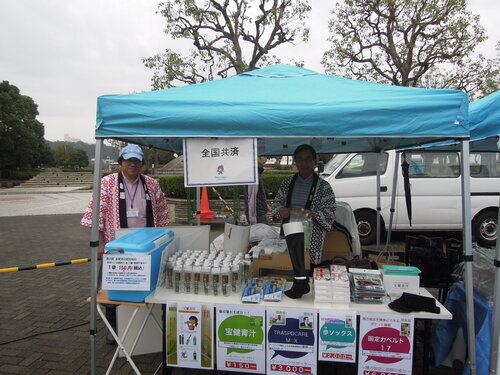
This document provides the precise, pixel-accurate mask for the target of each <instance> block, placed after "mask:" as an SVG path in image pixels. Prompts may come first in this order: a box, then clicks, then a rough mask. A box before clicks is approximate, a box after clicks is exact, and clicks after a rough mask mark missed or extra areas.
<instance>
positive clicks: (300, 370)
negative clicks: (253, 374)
mask: <svg viewBox="0 0 500 375" xmlns="http://www.w3.org/2000/svg"><path fill="white" fill-rule="evenodd" d="M271 370H272V371H279V372H293V373H294V374H311V373H312V370H311V368H310V367H305V366H294V365H275V364H272V365H271Z"/></svg>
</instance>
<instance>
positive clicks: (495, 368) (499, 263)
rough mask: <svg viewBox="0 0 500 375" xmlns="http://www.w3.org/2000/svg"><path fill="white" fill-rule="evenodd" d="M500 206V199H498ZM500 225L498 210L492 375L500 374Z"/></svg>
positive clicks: (491, 356) (494, 264) (492, 332)
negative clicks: (499, 357)
mask: <svg viewBox="0 0 500 375" xmlns="http://www.w3.org/2000/svg"><path fill="white" fill-rule="evenodd" d="M498 205H499V206H500V197H499V199H498ZM499 224H500V210H498V219H497V246H496V252H495V259H494V261H493V266H494V267H495V268H494V269H495V288H494V292H493V327H492V331H491V340H492V342H491V351H490V374H491V375H494V374H497V375H499V374H500V360H499V359H498V356H499V355H500V353H499V351H498V348H499V345H500V233H499V231H498V225H499Z"/></svg>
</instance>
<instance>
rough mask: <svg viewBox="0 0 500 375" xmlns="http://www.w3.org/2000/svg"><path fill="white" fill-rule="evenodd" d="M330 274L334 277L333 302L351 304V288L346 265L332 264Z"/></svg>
mask: <svg viewBox="0 0 500 375" xmlns="http://www.w3.org/2000/svg"><path fill="white" fill-rule="evenodd" d="M330 274H331V277H332V291H333V303H335V304H339V303H344V304H349V303H350V302H351V289H350V284H349V274H348V273H347V268H346V266H342V265H338V264H332V265H331V266H330Z"/></svg>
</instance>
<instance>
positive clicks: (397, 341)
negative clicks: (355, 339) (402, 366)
mask: <svg viewBox="0 0 500 375" xmlns="http://www.w3.org/2000/svg"><path fill="white" fill-rule="evenodd" d="M361 348H362V349H363V352H364V353H365V355H368V358H367V359H366V361H370V360H373V361H376V362H379V363H396V362H399V361H401V360H403V359H405V358H408V355H409V353H410V349H411V345H410V340H409V339H408V337H406V336H401V334H400V331H399V330H397V329H395V328H391V327H378V328H375V329H372V330H371V331H369V332H367V333H366V335H365V336H364V337H363V339H362V341H361Z"/></svg>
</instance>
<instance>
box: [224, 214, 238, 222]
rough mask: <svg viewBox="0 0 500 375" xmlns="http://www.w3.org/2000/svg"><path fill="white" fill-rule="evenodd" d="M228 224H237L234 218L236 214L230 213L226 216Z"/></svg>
mask: <svg viewBox="0 0 500 375" xmlns="http://www.w3.org/2000/svg"><path fill="white" fill-rule="evenodd" d="M226 223H228V224H236V219H235V218H234V214H233V213H230V214H229V215H227V216H226Z"/></svg>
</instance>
